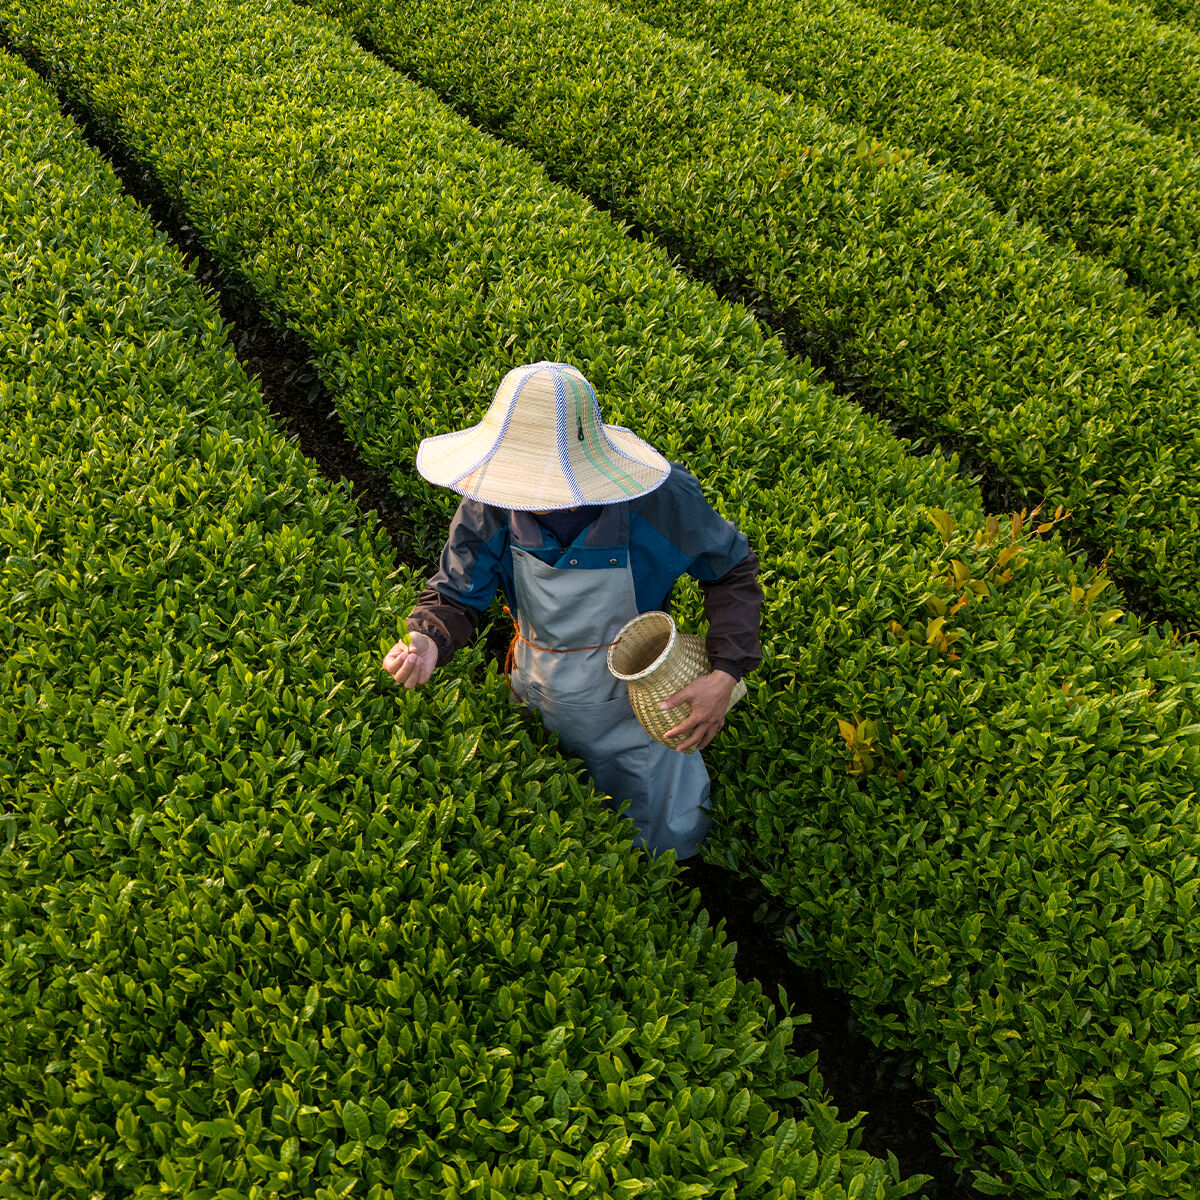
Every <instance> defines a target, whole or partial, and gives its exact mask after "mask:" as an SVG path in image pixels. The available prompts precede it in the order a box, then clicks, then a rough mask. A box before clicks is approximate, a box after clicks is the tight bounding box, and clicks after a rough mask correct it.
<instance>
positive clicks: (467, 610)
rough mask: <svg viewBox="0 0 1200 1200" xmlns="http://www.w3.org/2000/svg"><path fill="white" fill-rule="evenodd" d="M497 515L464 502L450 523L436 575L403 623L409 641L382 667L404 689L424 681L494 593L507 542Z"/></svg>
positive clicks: (472, 628) (471, 629) (466, 636)
mask: <svg viewBox="0 0 1200 1200" xmlns="http://www.w3.org/2000/svg"><path fill="white" fill-rule="evenodd" d="M507 539H508V526H507V522H506V521H505V519H504V516H503V514H502V513H500V512H499V511H498V510H496V509H492V508H489V507H488V506H486V505H483V504H480V503H479V502H478V501H475V500H463V502H462V503H461V504H460V505H459V506H458V512H457V513H455V515H454V520H453V522H452V523H451V525H450V534H449V536H448V537H447V539H446V545H445V546H444V547H443V549H442V556H441V560H440V562H439V565H438V571H437V573H436V574H435V575H434V576H433V578H431V579H430V580H429V582H428V583H427V584H426V586H425V588H424V590H423V591H422V592H421V594H420V595H419V596H418V597H417V602H416V604H415V605H414V607H413V610H412V612H411V613H409V615H408V618H407V620H406V622H405V623H406V624H407V626H408V630H409V644H407V645H406V644H405V643H404V642H402V641H401V642H397V643H396V644H395V645H394V646H393V647H392V648H391V650H389V651H388V653H387V655H386V656H385V657H384V660H383V669H384V670H385V671H387V672H388V674H389V675H391V676H392V678H393V679H395V681H396V682H397V683H401V684H403V685H404V686H405V687H410V688H411V687H420V686H421V685H422V684H424V683H428V682H429V679H430V677H431V676H432V675H433V673H434V671H436V670H437V669H438V668H439V667H442V666H445V664H446V663H447V662H449V661H450V659H451V658H453V657H454V655H455V653H456V652H457V651H458V650H460V649H461V648H462V647H463V646H465V645H466V644H467V643H468V642H469V641H470V640H471V639H472V638H473V637H474V636H475V632H476V630H477V629H478V628H479V622H480V620H481V619H482V617H483V613H484V611H485V610H486V609H487V607H488V605H489V604H491V602H492V599H493V597H494V596H495V595H496V589H497V587H498V586H499V584H500V578H501V574H502V560H503V555H504V552H505V550H506V548H507V544H508V541H507Z"/></svg>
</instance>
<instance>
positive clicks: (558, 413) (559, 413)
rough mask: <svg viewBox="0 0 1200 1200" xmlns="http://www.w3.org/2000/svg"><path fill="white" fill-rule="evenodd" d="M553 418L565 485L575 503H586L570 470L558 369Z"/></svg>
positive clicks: (564, 399) (563, 391)
mask: <svg viewBox="0 0 1200 1200" xmlns="http://www.w3.org/2000/svg"><path fill="white" fill-rule="evenodd" d="M555 365H556V366H557V365H558V364H557V363H556V364H555ZM554 420H555V424H556V425H557V426H558V430H557V432H558V465H559V467H560V468H561V469H562V473H563V478H564V479H565V480H566V481H567V486H568V487H569V488H570V489H571V495H572V496H574V497H575V503H576V504H586V503H587V501H586V500H585V499H584V498H583V492H581V491H580V490H579V484H578V483H576V482H575V473H574V472H573V471H572V470H571V460H570V458H569V457H568V456H567V389H566V387H565V386H564V385H563V381H562V374H561V372H559V371H555V372H554ZM567 507H570V506H569V505H568V506H567Z"/></svg>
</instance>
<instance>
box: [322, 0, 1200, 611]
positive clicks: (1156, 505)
mask: <svg viewBox="0 0 1200 1200" xmlns="http://www.w3.org/2000/svg"><path fill="white" fill-rule="evenodd" d="M314 4H315V6H316V7H319V8H321V9H324V10H329V11H331V12H336V13H341V14H343V15H344V16H345V17H346V19H347V20H349V21H352V22H353V24H354V26H355V27H356V28H357V29H359V30H361V31H362V32H364V33H366V34H367V35H368V36H369V37H370V38H371V39H372V41H373V42H374V43H376V44H377V45H378V46H380V47H381V48H382V49H383V50H384V51H385V52H386V53H387V54H388V55H389V56H390V57H392V58H393V59H394V60H395V61H396V62H397V63H398V64H399V65H401V66H402V67H404V68H405V69H406V70H411V71H413V72H415V73H416V74H417V75H418V76H420V77H421V78H422V79H424V80H425V81H426V82H429V83H430V84H431V85H433V86H434V87H436V88H437V90H438V91H439V92H440V93H442V94H443V95H445V96H447V97H448V98H450V99H452V100H455V101H458V102H461V103H464V104H468V105H470V106H471V108H472V109H473V110H474V111H475V112H477V113H478V114H479V115H480V117H481V118H482V119H483V120H484V121H485V122H486V123H487V124H488V126H489V127H490V128H492V129H494V130H496V131H498V132H500V133H501V134H502V135H503V136H505V137H506V138H511V139H512V140H513V141H515V142H516V143H518V144H519V145H521V146H523V147H525V148H526V149H528V150H529V151H530V152H531V153H533V154H535V155H536V156H537V157H539V158H540V159H542V160H543V161H544V162H546V163H547V164H548V165H549V167H550V168H551V169H552V170H553V171H554V172H555V173H556V174H557V175H558V176H560V177H562V178H564V179H566V180H568V181H569V182H570V183H571V184H572V185H574V186H577V187H579V188H581V189H582V190H583V191H585V192H588V193H589V194H592V195H597V196H600V197H602V198H603V200H604V201H605V202H606V203H608V204H611V205H613V206H614V207H615V208H616V209H617V211H618V212H620V213H621V214H622V215H623V216H626V217H631V218H633V219H635V220H637V221H638V222H640V223H642V224H644V225H646V226H648V227H650V228H652V229H655V230H659V231H662V232H664V233H666V234H668V235H669V236H670V237H672V238H674V239H677V240H678V241H679V242H681V243H682V244H683V246H684V247H685V248H686V252H687V253H688V255H689V256H690V257H692V258H693V259H695V260H698V261H699V262H700V263H702V264H707V265H709V266H710V267H711V268H712V269H713V270H715V271H716V272H717V273H718V274H720V275H722V276H724V277H726V278H732V279H734V280H736V281H739V282H742V281H744V282H748V283H750V284H751V285H752V286H753V287H754V288H755V289H758V290H759V291H761V292H763V293H764V294H765V295H766V296H767V297H768V298H769V299H770V301H771V302H772V303H773V304H774V305H775V306H776V308H777V309H778V311H779V312H780V313H782V314H783V315H784V319H785V320H786V321H787V322H788V323H789V325H791V326H792V327H794V328H795V329H796V331H797V332H798V334H799V340H800V343H801V345H802V346H804V347H811V348H812V349H813V350H814V351H818V352H820V353H821V354H822V355H824V356H826V357H827V358H828V359H829V360H830V361H831V362H832V363H833V364H835V366H836V368H837V370H838V371H839V372H840V373H841V375H842V376H843V377H845V378H847V379H848V380H849V381H850V382H852V383H857V385H858V386H859V387H860V388H861V389H862V390H863V391H865V392H868V393H872V394H877V395H880V396H882V397H884V399H885V401H886V403H887V404H889V405H891V406H894V407H895V408H898V409H900V410H902V411H904V412H906V413H908V414H910V415H911V416H913V417H916V418H917V419H918V420H919V421H920V422H921V423H922V424H925V425H928V426H930V427H931V428H932V429H936V430H938V431H940V432H942V433H943V434H947V435H949V436H952V437H956V438H961V439H963V440H965V441H967V442H969V443H970V444H971V445H972V446H973V447H976V448H977V449H978V450H979V452H980V454H981V455H982V456H983V457H984V458H986V459H987V460H989V461H990V462H991V463H992V464H994V466H995V467H996V468H997V471H998V473H999V474H1001V475H1002V476H1004V477H1006V478H1007V479H1009V480H1011V481H1013V482H1014V483H1015V484H1016V486H1017V487H1018V488H1020V489H1021V490H1022V491H1024V492H1026V493H1028V494H1031V495H1033V496H1034V497H1040V496H1042V495H1047V496H1049V498H1050V499H1049V504H1050V507H1051V508H1053V507H1054V506H1055V505H1056V504H1057V503H1059V502H1061V503H1064V504H1066V505H1068V506H1069V507H1070V508H1071V509H1072V511H1073V512H1074V517H1073V521H1072V530H1078V531H1079V532H1081V533H1086V534H1087V535H1088V536H1089V537H1090V538H1091V539H1092V540H1093V541H1094V542H1096V543H1099V544H1100V545H1101V546H1104V547H1107V546H1109V545H1111V546H1113V547H1114V556H1113V561H1114V565H1115V567H1117V568H1118V569H1119V570H1120V572H1121V573H1123V574H1124V575H1127V576H1129V577H1132V578H1135V579H1138V580H1142V581H1144V582H1145V583H1146V584H1148V585H1149V586H1150V587H1151V588H1152V589H1153V590H1154V591H1155V592H1156V594H1157V596H1156V599H1157V601H1158V602H1159V603H1160V604H1161V605H1162V606H1163V607H1164V608H1166V610H1167V611H1169V612H1173V613H1178V614H1180V615H1181V616H1183V617H1185V618H1186V619H1187V620H1189V621H1190V622H1197V621H1200V334H1198V333H1197V331H1196V330H1195V329H1193V328H1191V327H1189V326H1187V325H1185V324H1183V323H1180V322H1174V321H1170V320H1167V319H1156V318H1154V317H1153V316H1151V315H1150V314H1149V313H1148V312H1147V311H1146V306H1145V301H1144V298H1143V297H1142V296H1141V295H1140V294H1139V293H1137V292H1135V291H1132V290H1130V289H1129V288H1126V287H1124V286H1122V285H1121V283H1120V282H1119V281H1118V279H1117V278H1116V276H1115V274H1114V273H1113V272H1111V271H1109V270H1107V269H1102V268H1100V267H1099V266H1098V265H1096V264H1095V263H1093V262H1091V261H1090V260H1087V259H1084V258H1082V257H1080V256H1079V255H1077V254H1074V253H1070V252H1068V251H1065V250H1062V249H1060V248H1058V247H1055V246H1054V245H1052V244H1051V243H1050V242H1049V241H1048V240H1047V239H1046V237H1045V236H1044V234H1042V232H1041V231H1040V230H1039V229H1037V228H1036V227H1035V226H1032V225H1021V224H1019V223H1017V222H1016V221H1015V220H1013V219H1012V218H1008V217H1001V216H1000V215H998V214H997V213H995V211H994V210H993V209H992V208H991V206H990V205H988V204H986V203H985V202H984V201H983V200H981V199H980V198H979V197H978V196H976V195H974V194H973V193H972V192H971V191H970V190H969V189H968V188H966V187H965V186H963V185H962V184H961V183H956V182H954V181H953V179H952V178H951V177H949V176H945V175H942V174H939V173H938V172H936V171H934V170H933V169H931V168H930V167H929V166H928V165H927V164H925V163H924V162H923V161H922V160H920V159H914V158H912V157H911V156H908V155H906V154H902V153H900V152H899V151H893V150H889V149H887V148H886V147H880V146H878V145H877V144H876V145H871V144H870V143H868V142H864V141H863V140H862V135H861V134H860V133H858V132H856V131H854V130H848V129H847V128H846V127H845V126H842V125H839V124H837V123H835V122H832V121H830V120H829V119H828V118H827V117H826V116H824V115H823V114H822V113H821V112H820V111H819V110H816V109H812V108H805V107H803V106H801V105H797V104H792V103H789V102H788V101H787V100H785V99H784V98H783V97H780V96H778V95H777V94H775V93H773V92H771V91H768V90H767V89H764V88H761V87H756V86H753V85H750V84H748V83H747V81H746V79H745V77H744V76H743V75H742V74H741V73H740V72H738V71H736V70H733V69H731V68H729V67H727V66H725V65H724V64H722V63H720V62H718V61H714V59H713V58H712V57H711V55H710V54H709V53H708V52H707V51H706V50H704V49H703V48H702V47H698V46H696V45H695V44H693V43H690V42H687V41H685V40H682V39H676V38H672V37H669V36H667V35H664V34H663V33H661V32H660V31H658V30H652V29H650V28H649V27H647V26H646V25H644V24H643V23H642V22H640V21H637V20H636V19H633V18H630V17H626V16H623V15H621V14H618V13H614V12H613V11H612V10H611V9H609V8H608V7H606V6H605V5H603V4H602V3H599V0H543V2H542V3H540V4H539V5H538V6H537V7H536V8H530V7H529V6H528V5H526V4H522V3H518V2H517V0H445V2H443V0H437V2H436V3H434V2H427V0H413V2H411V3H404V4H401V5H395V4H392V3H391V2H390V0H367V2H363V0H314ZM1151 414H1152V419H1150V418H1151Z"/></svg>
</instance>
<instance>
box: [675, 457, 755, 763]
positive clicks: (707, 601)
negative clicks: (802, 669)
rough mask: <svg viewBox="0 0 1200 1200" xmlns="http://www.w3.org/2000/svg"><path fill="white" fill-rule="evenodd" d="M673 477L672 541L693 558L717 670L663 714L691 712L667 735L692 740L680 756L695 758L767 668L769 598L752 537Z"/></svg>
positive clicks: (683, 479) (692, 482)
mask: <svg viewBox="0 0 1200 1200" xmlns="http://www.w3.org/2000/svg"><path fill="white" fill-rule="evenodd" d="M673 474H674V482H675V484H676V486H675V488H674V489H673V490H674V495H675V503H674V506H673V512H672V514H671V518H672V529H671V540H672V542H674V544H675V545H677V546H678V547H679V548H680V549H681V550H682V552H683V553H684V554H686V555H687V557H688V559H689V560H690V561H689V564H688V566H687V568H686V569H687V573H688V574H689V575H691V576H692V578H693V579H695V580H696V581H697V582H698V583H699V585H700V588H701V590H702V592H703V593H704V612H705V616H706V617H707V618H708V634H707V636H706V638H705V649H706V650H707V651H708V657H709V663H710V665H711V667H712V670H711V671H710V673H709V674H707V675H702V676H700V678H698V679H696V680H694V681H693V682H692V683H690V684H688V686H687V687H685V688H683V689H681V690H680V691H679V692H677V693H676V694H675V695H673V696H670V697H668V699H667V700H666V701H664V703H663V708H664V709H665V710H670V709H672V708H676V707H678V706H679V705H680V704H683V703H685V702H686V703H688V704H690V705H691V712H690V714H689V716H688V717H687V718H686V720H684V721H682V722H681V723H680V724H679V725H677V726H675V728H673V729H669V730H667V735H668V736H672V737H674V736H678V735H680V734H682V735H685V737H684V741H683V742H681V743H680V746H679V749H681V750H692V749H702V748H703V747H705V746H707V745H708V744H709V742H711V741H712V740H713V738H714V737H716V735H717V733H718V731H719V730H720V729H721V727H722V725H724V724H725V713H726V711H727V709H728V708H729V698H730V696H731V695H732V693H733V689H734V687H735V686H736V685H737V681H738V680H739V679H741V677H742V676H743V675H744V674H746V672H748V671H751V670H753V669H754V668H755V667H757V666H758V664H759V663H760V662H761V661H762V648H761V646H760V644H759V632H758V631H759V621H760V615H761V611H762V602H763V595H762V588H761V587H760V586H759V583H758V569H759V562H758V556H757V555H756V554H755V553H754V551H753V550H751V549H750V544H749V542H748V541H747V539H746V536H745V534H743V533H741V532H740V531H739V530H738V528H737V527H736V526H735V525H734V524H733V522H732V521H727V520H726V519H725V518H724V517H722V516H721V515H720V513H718V512H717V511H716V510H715V509H714V508H713V507H712V505H711V504H709V503H708V501H707V500H706V499H705V498H704V494H703V492H702V491H701V490H700V484H699V482H698V481H697V480H696V479H695V477H694V476H692V475H691V474H689V473H688V472H687V471H685V470H683V469H682V468H677V471H676V472H674V473H673Z"/></svg>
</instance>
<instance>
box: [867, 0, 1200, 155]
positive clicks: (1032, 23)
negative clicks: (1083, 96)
mask: <svg viewBox="0 0 1200 1200" xmlns="http://www.w3.org/2000/svg"><path fill="white" fill-rule="evenodd" d="M1156 2H1167V3H1169V2H1170V0H1156ZM864 3H865V4H866V5H867V6H868V7H870V8H873V9H874V10H875V11H876V12H878V13H881V14H882V15H883V16H885V17H887V18H888V19H889V20H891V21H902V22H904V23H905V24H908V25H915V26H916V27H918V28H920V29H928V30H930V31H932V32H935V33H936V34H937V35H938V37H939V38H941V40H942V41H943V42H945V43H946V45H948V46H957V47H958V48H960V49H963V50H977V51H979V52H980V53H981V54H986V55H988V56H989V57H991V58H998V59H1002V60H1003V61H1005V62H1008V63H1011V64H1012V65H1013V66H1015V67H1019V68H1021V69H1024V70H1030V71H1036V72H1037V73H1038V74H1039V75H1048V76H1050V77H1051V78H1053V79H1062V80H1064V81H1065V82H1067V83H1072V84H1074V85H1075V86H1076V87H1078V88H1082V89H1083V90H1084V91H1085V92H1091V93H1092V94H1093V95H1096V96H1102V97H1104V99H1106V100H1109V101H1111V102H1112V103H1114V104H1119V105H1122V106H1123V107H1125V108H1126V109H1128V111H1129V113H1130V115H1131V116H1133V117H1134V118H1135V119H1136V120H1138V121H1141V122H1142V123H1143V124H1144V125H1146V126H1147V128H1149V129H1152V130H1154V131H1155V132H1156V133H1166V134H1172V135H1174V136H1176V137H1179V138H1182V139H1185V140H1187V141H1189V142H1190V141H1191V140H1192V139H1193V138H1194V136H1195V132H1196V114H1197V112H1200V107H1198V101H1200V38H1198V37H1197V35H1196V33H1195V32H1193V31H1192V30H1190V29H1187V28H1182V27H1180V26H1176V25H1160V24H1158V23H1157V22H1156V21H1155V20H1154V19H1153V18H1152V17H1151V16H1150V15H1149V14H1148V13H1147V12H1146V11H1145V10H1144V9H1143V8H1142V7H1141V6H1135V5H1117V4H1108V3H1105V0H1056V2H1055V3H1048V2H1046V0H1033V2H1032V3H1021V4H1018V3H1016V2H1015V0H971V2H970V3H966V4H964V3H960V2H958V0H955V2H954V3H947V2H945V0H864Z"/></svg>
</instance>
